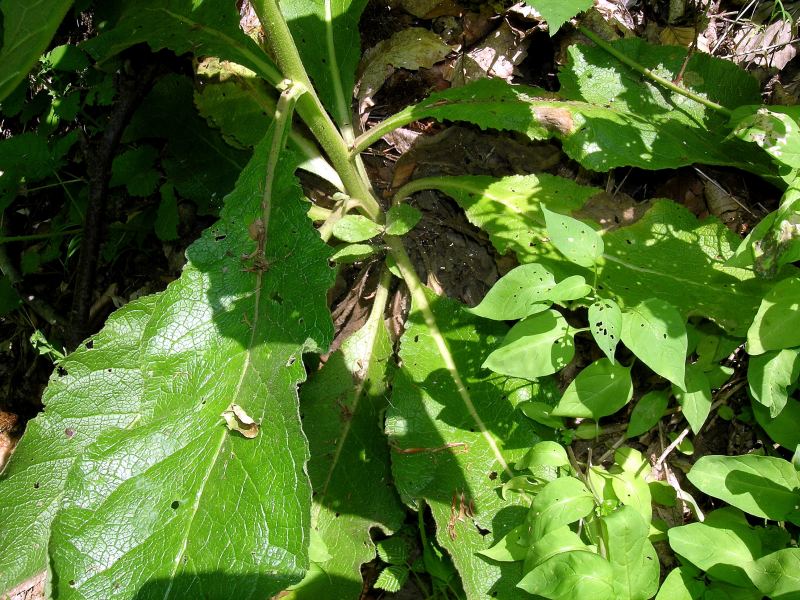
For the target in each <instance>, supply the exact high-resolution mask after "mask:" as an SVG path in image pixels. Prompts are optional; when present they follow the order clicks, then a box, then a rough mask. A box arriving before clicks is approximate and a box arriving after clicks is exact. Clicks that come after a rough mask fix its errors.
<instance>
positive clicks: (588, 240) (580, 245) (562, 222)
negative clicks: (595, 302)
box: [542, 207, 603, 267]
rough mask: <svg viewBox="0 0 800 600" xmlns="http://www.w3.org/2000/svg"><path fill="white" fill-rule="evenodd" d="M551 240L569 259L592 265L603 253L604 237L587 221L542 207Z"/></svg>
mask: <svg viewBox="0 0 800 600" xmlns="http://www.w3.org/2000/svg"><path fill="white" fill-rule="evenodd" d="M542 212H543V213H544V222H545V227H547V235H548V237H549V238H550V242H552V244H553V245H554V246H555V247H556V248H558V251H559V252H561V254H563V255H564V256H566V257H567V260H569V261H570V262H574V263H575V264H576V265H580V266H581V267H592V266H594V264H595V263H596V262H597V259H598V258H600V257H601V256H602V255H603V238H602V237H600V234H599V233H597V232H596V231H595V230H594V229H592V228H591V227H589V226H588V225H587V224H586V223H584V222H582V221H579V220H578V219H573V218H572V217H568V216H566V215H561V214H559V213H555V212H553V211H551V210H548V209H547V207H543V208H542Z"/></svg>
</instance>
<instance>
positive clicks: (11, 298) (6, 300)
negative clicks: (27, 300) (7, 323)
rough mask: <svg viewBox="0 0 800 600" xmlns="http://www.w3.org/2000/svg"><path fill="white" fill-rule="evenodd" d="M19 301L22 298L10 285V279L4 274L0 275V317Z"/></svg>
mask: <svg viewBox="0 0 800 600" xmlns="http://www.w3.org/2000/svg"><path fill="white" fill-rule="evenodd" d="M21 303H22V300H20V297H19V294H18V293H17V290H16V289H14V286H13V285H11V280H10V279H9V278H8V277H7V276H6V275H3V276H2V277H0V317H2V316H5V315H7V314H8V313H10V312H11V311H12V310H14V309H15V308H17V307H18V306H19V305H20V304H21Z"/></svg>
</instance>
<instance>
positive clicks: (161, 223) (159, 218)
mask: <svg viewBox="0 0 800 600" xmlns="http://www.w3.org/2000/svg"><path fill="white" fill-rule="evenodd" d="M160 192H161V203H160V204H159V205H158V213H157V214H156V223H155V230H156V235H157V236H158V239H160V240H161V241H164V242H167V241H170V240H175V239H178V221H179V220H180V217H179V215H178V199H177V198H176V197H175V188H173V187H172V185H170V184H168V183H165V184H164V185H162V186H161V189H160Z"/></svg>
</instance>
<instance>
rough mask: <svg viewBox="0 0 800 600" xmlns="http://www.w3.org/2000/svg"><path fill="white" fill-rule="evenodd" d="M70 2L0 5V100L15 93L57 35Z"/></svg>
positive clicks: (12, 0)
mask: <svg viewBox="0 0 800 600" xmlns="http://www.w3.org/2000/svg"><path fill="white" fill-rule="evenodd" d="M70 6H72V0H33V1H31V2H19V1H18V0H3V1H2V2H0V11H1V12H2V13H3V14H2V18H0V24H2V33H3V35H2V37H1V38H0V42H2V48H0V100H2V99H3V98H5V97H6V96H8V95H9V94H10V93H11V92H13V91H14V88H16V87H17V85H18V84H19V82H20V81H22V79H23V78H24V77H25V76H26V75H27V74H28V71H30V70H31V69H32V68H33V66H34V65H35V64H36V61H38V60H39V57H40V56H41V55H42V53H43V52H44V51H45V50H46V49H47V45H48V44H49V43H50V40H51V39H52V38H53V36H54V35H55V33H56V30H57V29H58V26H59V25H60V24H61V20H62V19H63V18H64V15H66V14H67V11H68V10H69V7H70Z"/></svg>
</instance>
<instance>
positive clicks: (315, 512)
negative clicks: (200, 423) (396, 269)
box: [290, 304, 405, 599]
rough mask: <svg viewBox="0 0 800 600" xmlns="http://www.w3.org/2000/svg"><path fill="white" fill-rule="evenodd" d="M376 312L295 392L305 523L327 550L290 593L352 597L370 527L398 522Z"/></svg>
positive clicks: (382, 333)
mask: <svg viewBox="0 0 800 600" xmlns="http://www.w3.org/2000/svg"><path fill="white" fill-rule="evenodd" d="M381 306H383V304H381ZM382 316H383V315H382V314H378V313H373V315H372V316H371V318H370V319H369V320H368V321H367V323H366V324H365V325H364V327H362V328H361V329H360V330H359V331H357V332H356V333H354V334H353V335H352V336H351V337H350V338H348V339H347V340H346V341H345V342H344V343H343V344H342V347H341V348H340V349H339V350H338V351H337V352H336V353H335V354H333V355H332V356H331V357H330V358H329V359H328V361H327V362H326V363H325V366H324V367H323V368H322V370H321V371H319V372H318V373H317V374H316V375H313V376H311V377H310V378H309V381H308V382H307V383H306V384H304V385H303V387H302V390H301V393H300V402H301V410H302V414H303V431H305V433H306V435H307V436H308V442H309V446H310V449H311V460H310V461H309V464H308V474H309V476H310V477H311V485H312V487H313V489H314V502H313V505H312V509H311V527H312V530H313V531H316V532H317V533H318V534H319V535H320V537H321V538H322V540H323V542H324V543H325V546H326V548H327V550H328V553H329V556H328V558H327V560H325V561H324V562H320V563H312V566H311V570H310V571H309V572H308V575H306V578H305V579H304V580H303V581H302V582H301V583H300V584H299V585H298V586H297V587H296V588H294V589H293V591H292V593H291V596H290V597H292V598H298V599H302V598H309V599H314V598H342V599H344V598H353V599H355V598H358V597H359V596H360V594H361V590H362V588H363V585H364V584H363V582H362V580H361V565H362V564H363V563H365V562H368V561H370V560H371V559H372V558H374V557H375V545H374V544H373V542H372V539H371V537H370V529H371V528H372V527H376V526H379V527H381V528H382V529H383V530H384V531H393V530H397V529H398V528H399V527H400V525H402V523H403V518H404V515H405V513H404V511H403V508H402V505H401V504H400V501H399V498H398V497H397V494H396V493H395V492H394V490H393V489H392V488H393V486H392V484H391V471H390V466H389V452H388V449H387V445H386V437H385V436H384V434H383V431H382V429H381V427H380V422H381V416H382V414H383V411H384V410H385V409H386V405H387V403H386V400H387V393H388V392H387V389H388V388H387V376H388V375H389V371H390V368H391V363H390V359H391V356H392V343H391V340H390V339H389V333H388V332H387V331H386V327H385V326H384V324H383V318H382ZM389 539H393V538H389Z"/></svg>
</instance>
